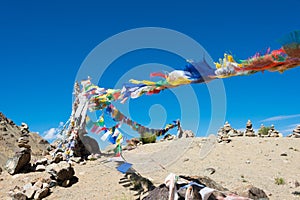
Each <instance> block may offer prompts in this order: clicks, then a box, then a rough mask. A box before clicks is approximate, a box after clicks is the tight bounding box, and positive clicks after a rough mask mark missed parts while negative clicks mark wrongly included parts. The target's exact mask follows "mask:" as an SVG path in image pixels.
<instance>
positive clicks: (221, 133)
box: [218, 121, 243, 142]
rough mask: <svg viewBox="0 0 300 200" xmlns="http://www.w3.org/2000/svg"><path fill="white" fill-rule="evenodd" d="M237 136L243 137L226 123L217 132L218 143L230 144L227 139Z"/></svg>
mask: <svg viewBox="0 0 300 200" xmlns="http://www.w3.org/2000/svg"><path fill="white" fill-rule="evenodd" d="M237 136H243V133H242V132H241V131H238V130H235V129H234V128H232V127H231V126H230V124H229V123H228V121H226V122H225V124H224V126H223V127H221V128H220V129H219V130H218V142H230V141H231V139H229V137H237Z"/></svg>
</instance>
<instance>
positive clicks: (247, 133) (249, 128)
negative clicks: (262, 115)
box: [245, 119, 256, 137]
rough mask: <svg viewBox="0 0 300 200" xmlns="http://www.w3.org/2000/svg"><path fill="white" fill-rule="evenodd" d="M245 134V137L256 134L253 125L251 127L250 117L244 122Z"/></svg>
mask: <svg viewBox="0 0 300 200" xmlns="http://www.w3.org/2000/svg"><path fill="white" fill-rule="evenodd" d="M245 136H247V137H255V136H256V135H255V132H254V130H253V127H252V122H251V120H250V119H249V120H248V121H247V124H246V130H245Z"/></svg>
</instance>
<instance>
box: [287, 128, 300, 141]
mask: <svg viewBox="0 0 300 200" xmlns="http://www.w3.org/2000/svg"><path fill="white" fill-rule="evenodd" d="M288 137H292V138H300V125H298V126H296V128H295V129H294V130H293V133H292V134H290V135H288Z"/></svg>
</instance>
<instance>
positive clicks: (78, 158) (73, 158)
mask: <svg viewBox="0 0 300 200" xmlns="http://www.w3.org/2000/svg"><path fill="white" fill-rule="evenodd" d="M70 160H71V161H73V162H76V163H80V161H81V157H71V158H70Z"/></svg>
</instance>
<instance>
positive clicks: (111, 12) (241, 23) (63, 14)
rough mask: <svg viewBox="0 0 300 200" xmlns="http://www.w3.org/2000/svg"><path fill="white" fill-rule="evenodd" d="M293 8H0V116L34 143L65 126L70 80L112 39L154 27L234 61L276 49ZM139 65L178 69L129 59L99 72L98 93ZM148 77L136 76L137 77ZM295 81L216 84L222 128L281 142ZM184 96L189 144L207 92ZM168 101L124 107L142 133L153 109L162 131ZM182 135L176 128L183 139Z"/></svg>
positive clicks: (205, 115) (293, 25)
mask: <svg viewBox="0 0 300 200" xmlns="http://www.w3.org/2000/svg"><path fill="white" fill-rule="evenodd" d="M299 7H300V2H299V1H298V0H286V1H281V2H280V3H279V2H277V1H258V0H252V1H248V2H246V1H241V2H238V1H199V0H198V1H155V0H154V1H118V2H117V1H113V2H109V1H103V2H101V1H85V2H83V1H80V2H79V1H6V2H5V1H2V2H1V3H0V26H1V29H0V30H1V31H0V36H1V37H0V41H1V43H0V44H1V45H0V65H1V79H0V80H1V85H2V86H1V94H0V95H1V96H0V99H1V100H0V111H1V112H3V113H4V114H5V115H7V116H8V117H9V118H11V119H13V120H14V121H15V122H16V123H17V124H20V123H21V122H23V121H24V122H26V123H28V124H29V126H30V128H31V130H32V131H37V132H40V133H41V134H42V133H44V132H45V131H47V130H49V129H50V128H52V127H57V126H58V124H59V123H60V122H64V121H66V120H67V119H68V118H69V115H70V112H71V104H72V89H73V83H74V80H75V77H76V73H77V70H78V69H79V67H80V66H81V64H82V62H83V60H84V59H85V58H86V56H87V55H88V54H89V52H90V51H92V50H93V49H94V48H95V47H96V46H97V45H98V44H99V43H100V42H102V41H104V40H105V39H107V38H109V37H111V36H113V35H115V34H117V33H120V32H122V31H125V30H129V29H132V28H139V27H149V26H151V27H164V28H168V29H173V30H176V31H179V32H181V33H184V34H186V35H188V36H189V37H191V38H193V39H194V40H196V41H197V42H199V43H200V44H201V45H202V46H203V47H204V48H205V49H206V50H207V52H208V53H209V54H210V55H211V57H212V58H213V59H214V60H217V59H218V58H219V57H222V56H223V53H224V52H232V53H233V54H234V55H236V56H237V57H238V58H241V59H244V58H248V57H249V56H252V55H253V54H254V53H255V52H257V51H261V50H265V49H266V48H267V47H271V48H272V49H276V48H279V47H280V44H279V43H278V42H277V39H279V38H280V37H282V36H283V35H285V34H287V33H289V32H290V31H293V30H298V29H299V27H300V21H299ZM190 59H195V60H197V58H190ZM144 63H162V64H164V65H168V66H170V67H173V68H181V67H183V65H184V62H182V60H180V59H176V58H175V57H174V56H172V55H169V54H168V53H165V52H159V51H155V50H153V51H151V50H149V51H146V50H145V51H141V52H139V51H138V52H133V53H130V54H128V55H127V56H122V57H120V58H119V59H118V60H116V61H115V62H114V63H113V64H112V66H110V67H109V68H108V70H107V71H106V77H109V76H112V77H114V78H111V79H110V78H105V77H104V79H103V80H102V82H101V85H103V86H105V87H109V86H112V85H114V84H115V81H117V80H118V77H121V76H122V73H124V71H122V70H117V69H119V68H120V66H122V67H124V68H122V69H124V70H125V71H126V70H130V69H131V68H132V67H134V66H137V65H141V64H144ZM148 71H149V70H148ZM148 71H147V70H145V76H146V77H147V76H148ZM299 75H300V68H295V69H292V70H289V71H286V72H285V73H284V74H279V73H269V72H265V73H264V74H255V75H253V76H245V77H233V78H230V79H226V80H224V85H225V90H226V102H227V103H226V109H227V112H226V120H228V121H229V122H230V123H231V124H232V126H233V127H235V128H244V127H245V124H246V121H247V120H248V119H251V120H252V121H253V123H254V126H255V128H258V127H259V126H260V124H261V123H264V124H266V125H270V124H272V123H274V124H275V126H277V128H278V129H279V130H281V131H283V132H285V131H286V130H287V129H290V128H294V127H293V126H294V124H296V123H299V122H300V115H299V113H300V106H299V102H300V94H299V84H298V80H299ZM91 76H92V75H91ZM143 78H144V77H143ZM193 89H194V90H195V92H196V93H197V97H198V100H199V101H200V103H199V105H195V106H199V109H200V112H201V117H200V119H201V120H200V123H199V125H200V130H199V132H198V133H197V134H198V135H199V136H200V135H205V134H207V133H206V130H207V127H208V123H209V121H210V117H211V109H210V106H211V105H210V99H209V95H208V91H207V87H206V86H205V85H204V84H203V85H202V84H199V85H194V86H193ZM173 97H174V95H173V96H172V93H170V92H164V93H163V94H159V95H155V96H151V97H148V96H147V97H142V98H140V100H135V101H130V102H129V104H130V107H131V110H130V112H131V116H132V117H133V118H134V120H136V121H138V122H140V123H142V124H145V125H147V124H149V123H150V118H149V115H148V111H149V108H150V107H151V105H153V104H161V105H162V106H163V107H164V109H165V110H166V113H167V114H166V115H167V120H166V121H172V120H173V119H176V118H178V117H180V112H179V111H178V110H177V109H176V105H177V103H178V102H177V101H176V100H174V98H173ZM152 108H153V110H152V111H153V112H154V114H155V113H156V115H157V116H161V115H164V114H163V113H164V112H162V109H161V108H160V107H159V106H154V107H152ZM192 111H193V110H191V112H192ZM161 112H162V113H161ZM157 113H158V114H157ZM157 116H156V117H157ZM271 117H277V118H275V119H276V121H272V119H269V120H266V121H264V122H262V120H265V119H268V118H271ZM189 121H190V122H189V123H191V124H192V123H198V122H193V120H192V119H190V120H189ZM154 124H155V123H154ZM189 125H190V124H188V123H186V124H183V126H184V128H186V129H188V128H189ZM217 126H221V124H220V125H217ZM290 126H292V127H290ZM285 133H286V132H285Z"/></svg>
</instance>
